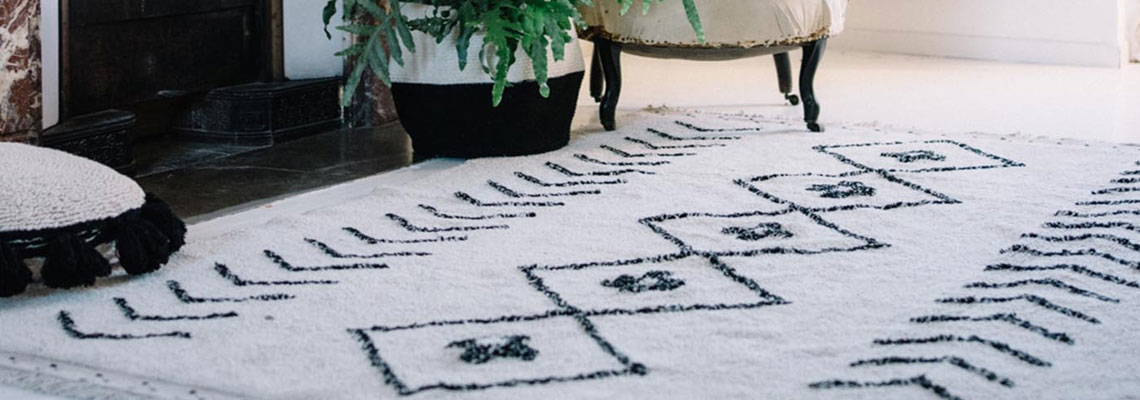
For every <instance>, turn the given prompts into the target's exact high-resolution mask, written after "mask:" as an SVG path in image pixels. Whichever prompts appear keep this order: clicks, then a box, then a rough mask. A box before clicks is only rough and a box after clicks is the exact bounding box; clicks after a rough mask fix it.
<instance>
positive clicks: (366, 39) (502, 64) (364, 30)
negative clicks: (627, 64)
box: [323, 0, 705, 106]
mask: <svg viewBox="0 0 1140 400" xmlns="http://www.w3.org/2000/svg"><path fill="white" fill-rule="evenodd" d="M409 1H410V2H414V3H419V4H427V5H431V6H433V7H434V8H433V11H432V13H431V14H430V15H428V16H425V17H423V18H416V19H407V18H405V16H404V15H403V14H401V13H400V8H401V6H402V4H403V3H405V2H404V1H400V0H388V2H387V5H383V4H381V3H380V2H379V1H378V0H328V3H327V4H326V5H325V9H324V15H323V18H324V23H325V34H326V35H328V36H329V37H330V38H331V37H332V36H331V34H329V32H328V26H329V24H330V23H331V22H332V18H333V16H334V15H336V13H337V11H338V7H340V8H339V10H341V11H343V15H345V16H346V17H345V20H346V21H348V22H347V23H346V24H345V25H341V26H337V27H336V29H338V30H341V31H344V32H348V33H349V34H352V35H355V36H357V37H359V38H360V39H361V40H358V41H357V43H356V44H353V45H352V46H350V47H348V48H347V49H345V50H343V51H341V52H339V53H337V55H338V56H342V57H356V58H358V62H357V63H356V64H355V67H353V69H352V71H351V72H350V73H349V76H348V82H347V84H346V85H345V93H347V94H349V95H346V96H344V105H345V106H348V105H350V104H351V103H352V97H353V96H352V95H351V94H352V93H355V92H356V88H357V86H359V85H360V81H361V78H362V77H363V76H364V73H365V72H367V71H371V73H372V74H374V75H375V76H376V77H377V78H379V79H380V81H381V82H383V83H384V84H385V85H389V86H390V85H391V84H392V82H391V79H390V77H389V68H390V66H391V65H392V63H393V62H394V63H396V64H398V65H403V64H404V60H403V54H404V52H405V51H408V52H415V50H416V49H415V43H414V42H413V40H412V31H413V30H415V31H420V32H424V33H427V34H429V35H431V36H432V37H434V38H435V39H436V40H437V41H442V40H443V39H444V38H446V37H448V36H449V35H453V34H454V35H456V36H455V37H456V49H455V50H456V52H457V53H458V55H459V69H460V70H463V69H465V68H467V65H466V64H467V57H468V54H469V51H470V46H471V38H472V37H473V36H474V35H475V34H476V33H481V34H482V35H483V37H484V44H483V48H481V49H478V51H479V53H480V55H487V54H490V55H493V56H494V57H479V59H480V60H487V59H491V60H494V62H493V64H494V65H482V66H481V67H482V68H483V70H484V71H485V72H486V73H487V74H489V75H490V76H491V78H492V80H493V81H494V85H493V87H492V90H491V102H492V104H494V105H495V106H498V105H499V103H500V102H501V101H502V99H503V92H504V91H505V90H506V88H507V84H508V83H507V73H508V71H509V70H510V67H511V66H512V65H514V64H515V63H516V62H517V61H518V60H517V59H516V57H515V54H516V52H517V51H518V49H520V48H521V49H522V50H523V52H524V53H525V54H526V55H527V57H529V58H530V60H531V62H532V63H533V64H534V71H535V78H536V80H537V81H538V85H539V93H540V94H541V95H542V96H543V97H547V96H549V95H550V87H549V86H548V85H547V51H548V49H549V51H550V52H551V53H552V54H553V56H554V57H553V58H554V60H556V61H561V60H563V59H564V58H565V56H566V54H565V49H566V44H567V43H569V42H570V41H572V40H575V38H574V37H573V36H571V35H570V34H568V33H567V31H568V30H570V28H571V21H574V22H576V23H582V22H583V20H582V15H581V14H580V13H579V12H578V6H579V5H585V6H590V7H592V6H593V5H594V4H593V2H594V1H616V2H617V3H618V4H619V5H621V14H622V15H625V14H626V13H627V12H629V10H630V9H631V8H632V7H633V5H634V3H635V2H636V1H638V0H409ZM640 1H641V3H642V12H643V13H647V12H649V10H650V8H651V7H652V5H653V3H661V2H664V1H665V0H640ZM679 1H681V2H682V3H683V5H684V7H685V13H686V15H687V16H688V19H689V23H690V24H691V25H692V27H693V30H694V31H695V32H696V35H697V39H698V40H699V41H700V42H702V43H703V42H704V41H705V37H704V28H703V27H702V26H701V19H700V15H699V13H698V12H697V6H696V3H695V0H679ZM338 4H339V6H338Z"/></svg>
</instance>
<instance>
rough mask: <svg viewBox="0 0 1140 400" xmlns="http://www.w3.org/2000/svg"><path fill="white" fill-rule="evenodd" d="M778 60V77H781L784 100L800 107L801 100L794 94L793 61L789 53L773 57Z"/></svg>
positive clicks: (781, 91)
mask: <svg viewBox="0 0 1140 400" xmlns="http://www.w3.org/2000/svg"><path fill="white" fill-rule="evenodd" d="M773 57H774V58H775V59H776V75H777V76H779V77H780V93H783V94H784V99H785V100H787V101H788V103H791V104H792V105H793V106H798V105H800V98H799V96H796V95H795V94H792V59H791V57H789V56H788V53H779V54H776V55H774V56H773Z"/></svg>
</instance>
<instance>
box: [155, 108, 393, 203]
mask: <svg viewBox="0 0 1140 400" xmlns="http://www.w3.org/2000/svg"><path fill="white" fill-rule="evenodd" d="M136 153H139V154H138V155H137V156H136V157H137V158H138V161H139V171H140V174H139V176H140V177H139V178H137V179H138V182H139V184H140V185H142V187H143V189H146V190H147V191H148V192H151V193H154V194H156V195H158V196H159V197H161V198H163V199H165V200H166V201H167V202H168V203H170V205H171V207H173V208H174V211H175V212H176V213H178V215H179V216H181V217H183V218H187V219H197V218H195V217H199V218H200V217H201V216H203V215H206V214H211V213H216V212H218V211H220V210H225V209H231V208H234V207H238V206H243V205H249V204H251V203H254V204H256V203H257V202H259V201H264V200H267V199H274V198H279V197H282V196H285V195H289V194H295V193H300V192H305V191H309V190H313V189H317V188H321V187H325V186H330V185H334V184H338V183H342V182H346V181H350V180H354V179H358V178H363V177H366V176H370V175H375V174H377V173H381V172H385V171H391V170H394V169H397V168H401V167H404V166H407V165H410V164H411V163H412V146H411V140H410V139H409V138H408V135H407V133H406V132H404V129H403V127H401V126H400V125H399V124H390V125H386V126H383V127H380V128H370V129H357V130H342V131H336V132H328V133H322V134H319V135H315V136H310V137H306V138H302V139H297V140H293V141H289V142H285V143H279V144H277V145H275V146H272V147H264V148H247V147H236V146H226V145H201V144H192V143H184V142H176V141H173V140H168V139H158V140H157V141H152V142H149V143H140V144H138V145H137V149H136Z"/></svg>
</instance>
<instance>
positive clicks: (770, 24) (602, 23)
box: [582, 0, 847, 48]
mask: <svg viewBox="0 0 1140 400" xmlns="http://www.w3.org/2000/svg"><path fill="white" fill-rule="evenodd" d="M639 7H640V4H638V5H635V7H634V8H633V9H631V10H630V11H629V13H627V14H626V15H624V16H622V15H620V12H621V7H620V6H619V5H618V4H617V2H614V1H596V2H595V5H594V7H592V8H590V7H586V8H583V9H582V13H583V14H584V15H585V17H586V22H587V24H588V25H589V26H590V28H592V30H591V31H590V32H588V33H593V34H601V35H604V36H605V37H606V38H608V39H611V40H614V41H617V42H622V43H629V44H641V45H650V46H660V47H712V48H741V47H742V48H753V47H771V46H787V45H796V44H801V43H805V42H810V41H812V40H815V39H818V38H821V37H828V36H833V35H836V34H838V33H840V32H842V31H843V21H844V17H845V15H846V11H847V0H697V9H698V11H699V12H700V14H701V20H702V22H703V24H704V28H705V34H706V37H707V43H706V44H705V45H701V44H700V43H698V41H697V37H696V35H695V34H693V30H692V28H691V27H690V26H689V22H688V19H687V18H686V17H685V10H684V7H683V6H682V4H681V2H680V1H679V0H668V1H665V2H662V3H654V4H653V7H652V8H651V9H650V11H649V13H648V14H645V15H643V14H642V13H641V10H640V9H639Z"/></svg>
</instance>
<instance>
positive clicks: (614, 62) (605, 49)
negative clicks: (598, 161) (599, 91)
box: [594, 39, 621, 131]
mask: <svg viewBox="0 0 1140 400" xmlns="http://www.w3.org/2000/svg"><path fill="white" fill-rule="evenodd" d="M594 45H595V46H597V47H596V48H597V51H598V54H599V55H600V56H601V57H600V58H601V59H602V75H603V76H605V80H606V83H605V85H606V88H605V89H606V90H605V96H604V97H602V105H601V115H602V126H603V127H605V128H606V130H607V131H612V130H614V129H617V122H616V121H615V119H616V115H617V105H618V100H619V99H620V98H621V43H617V42H613V41H610V40H607V39H598V40H597V41H595V42H594Z"/></svg>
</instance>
